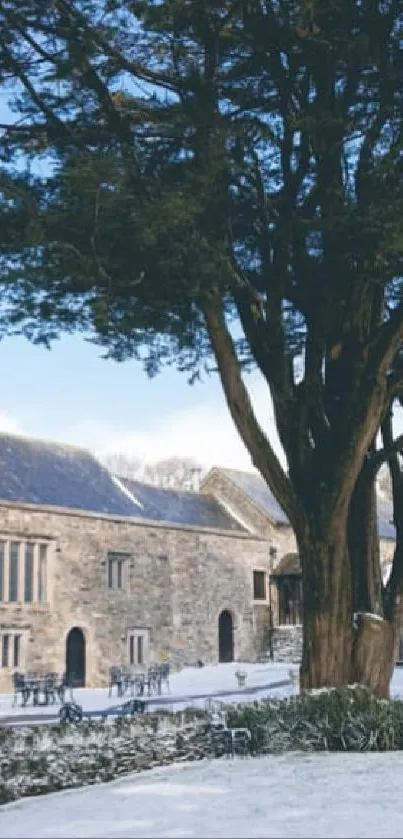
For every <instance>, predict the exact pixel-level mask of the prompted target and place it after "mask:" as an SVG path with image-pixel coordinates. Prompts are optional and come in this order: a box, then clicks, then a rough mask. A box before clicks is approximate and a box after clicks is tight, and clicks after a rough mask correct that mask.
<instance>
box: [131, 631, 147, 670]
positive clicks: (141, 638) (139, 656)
mask: <svg viewBox="0 0 403 839" xmlns="http://www.w3.org/2000/svg"><path fill="white" fill-rule="evenodd" d="M127 640H128V658H129V665H130V667H143V666H145V665H146V664H147V658H148V630H147V629H133V630H131V631H130V632H129V634H128V639H127Z"/></svg>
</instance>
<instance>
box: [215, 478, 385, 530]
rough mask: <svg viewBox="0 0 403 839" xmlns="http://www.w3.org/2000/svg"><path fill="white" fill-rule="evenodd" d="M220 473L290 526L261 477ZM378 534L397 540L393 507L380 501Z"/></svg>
mask: <svg viewBox="0 0 403 839" xmlns="http://www.w3.org/2000/svg"><path fill="white" fill-rule="evenodd" d="M218 471H219V472H220V473H221V474H223V475H225V476H226V477H227V478H228V479H229V480H230V481H232V483H233V484H235V485H236V486H237V487H238V489H240V490H241V491H242V492H244V493H245V495H247V496H249V498H250V499H251V501H254V503H255V504H257V505H258V506H259V507H260V508H261V509H262V510H263V512H265V513H267V515H268V516H270V518H271V519H272V521H274V522H276V524H280V525H284V524H289V521H288V518H287V516H286V514H285V512H284V510H283V509H282V507H280V505H279V503H278V501H276V499H275V498H274V496H273V495H272V493H271V492H270V490H269V488H268V486H267V485H266V483H265V482H264V480H263V478H262V477H261V475H259V474H257V473H253V472H241V471H240V470H238V469H221V468H219V469H218ZM378 533H379V536H380V538H381V539H392V540H394V539H396V532H395V526H394V524H393V506H392V504H388V503H386V502H384V501H380V500H379V499H378Z"/></svg>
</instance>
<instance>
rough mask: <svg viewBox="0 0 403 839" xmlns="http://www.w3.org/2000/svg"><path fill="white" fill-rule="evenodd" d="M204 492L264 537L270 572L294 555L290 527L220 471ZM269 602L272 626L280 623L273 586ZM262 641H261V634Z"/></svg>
mask: <svg viewBox="0 0 403 839" xmlns="http://www.w3.org/2000/svg"><path fill="white" fill-rule="evenodd" d="M201 491H202V492H205V493H209V494H210V493H211V495H214V497H215V498H216V500H217V501H218V502H221V503H222V504H223V505H224V506H225V507H226V508H227V509H228V510H229V511H230V513H232V514H233V515H236V516H237V517H238V518H239V520H240V521H241V522H242V523H243V525H244V526H246V527H248V528H249V529H250V530H251V532H252V533H255V534H257V535H259V536H262V537H264V538H265V539H266V540H267V552H268V553H269V563H270V572H272V571H274V569H275V568H276V566H277V564H278V562H280V560H281V559H282V558H283V556H285V554H288V553H294V552H295V551H296V550H297V547H296V541H295V535H294V531H293V530H292V528H291V526H290V525H283V524H276V523H275V522H273V521H271V519H270V518H269V516H268V515H267V513H265V512H264V511H263V510H261V509H260V508H259V506H258V505H257V504H255V503H254V502H253V501H251V499H249V498H248V497H247V496H246V495H245V493H243V492H242V491H241V490H240V489H239V488H238V487H237V486H236V485H235V484H234V483H233V482H232V481H231V480H229V479H228V478H227V477H226V476H225V475H223V474H222V473H221V472H220V471H219V470H218V469H217V470H215V469H213V470H212V471H211V472H210V473H209V475H208V476H207V478H206V479H205V480H204V481H203V482H202V486H201ZM270 546H274V547H275V548H276V549H277V552H276V556H275V557H270ZM268 600H269V601H270V603H271V608H272V614H273V622H274V623H276V622H277V620H278V603H277V586H275V585H272V586H271V592H270V596H269V593H268ZM267 623H268V619H267ZM262 632H263V629H262ZM259 637H261V633H260V634H259Z"/></svg>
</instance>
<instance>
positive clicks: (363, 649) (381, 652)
mask: <svg viewBox="0 0 403 839" xmlns="http://www.w3.org/2000/svg"><path fill="white" fill-rule="evenodd" d="M395 648H396V625H395V623H392V622H391V621H388V620H386V619H385V618H382V617H379V616H376V615H373V614H368V613H360V612H359V613H356V614H355V617H354V643H353V649H352V660H351V676H350V683H352V684H360V685H365V686H366V687H367V688H369V690H370V691H371V693H373V694H374V695H375V696H377V697H378V698H379V699H389V685H390V680H391V678H392V673H393V668H394V665H395Z"/></svg>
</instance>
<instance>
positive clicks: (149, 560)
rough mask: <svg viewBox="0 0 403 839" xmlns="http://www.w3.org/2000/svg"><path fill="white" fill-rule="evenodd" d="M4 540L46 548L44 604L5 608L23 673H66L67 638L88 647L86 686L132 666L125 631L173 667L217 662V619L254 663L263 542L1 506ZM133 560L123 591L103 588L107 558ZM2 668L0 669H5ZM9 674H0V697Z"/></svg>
mask: <svg viewBox="0 0 403 839" xmlns="http://www.w3.org/2000/svg"><path fill="white" fill-rule="evenodd" d="M0 538H2V539H20V540H28V541H33V542H38V541H46V542H48V544H49V556H48V595H49V596H48V603H44V604H39V603H32V604H30V603H27V604H25V603H21V602H19V603H17V604H12V603H0V633H1V632H2V631H3V632H7V631H10V630H14V631H18V632H21V633H22V641H23V643H22V650H21V654H22V655H21V657H22V666H21V667H20V668H19V669H21V670H35V669H38V670H39V669H47V670H54V671H57V672H59V673H62V672H64V669H65V660H66V659H65V656H66V652H65V651H66V637H67V634H68V632H69V630H70V629H71V628H72V627H80V628H81V629H82V631H83V632H84V636H85V640H86V684H87V686H97V685H102V684H105V682H106V679H107V674H108V670H109V666H110V664H112V663H128V640H127V637H128V631H129V630H133V629H136V628H141V629H146V630H148V631H149V644H150V646H149V658H150V660H152V659H154V660H155V659H157V658H158V657H159V655H160V653H161V651H164V652H166V653H167V654H168V655H169V657H170V659H171V660H172V661H173V663H174V664H176V665H177V666H179V665H183V664H184V663H194V662H195V661H196V660H197V659H198V658H200V659H202V660H203V661H204V662H205V663H209V662H210V663H214V662H216V661H217V660H218V618H219V614H220V613H221V611H222V610H223V609H228V610H229V611H230V612H231V614H232V616H233V623H234V654H235V658H238V659H244V660H245V659H247V660H254V659H256V658H257V657H258V655H259V653H260V651H261V644H262V639H261V638H260V637H258V635H257V632H256V630H255V624H254V602H253V573H252V571H253V569H254V568H256V567H257V568H263V569H265V570H266V571H267V573H268V572H269V570H270V567H269V565H270V563H269V557H268V550H267V543H266V542H265V541H263V540H261V539H258V538H254V537H250V536H249V535H247V534H246V535H243V534H239V535H238V534H236V533H226V532H223V531H207V530H196V529H194V528H191V527H188V528H179V527H178V528H176V527H174V526H170V525H166V526H164V525H161V524H154V523H150V524H148V523H143V522H135V521H133V520H129V519H113V518H111V517H106V516H105V517H99V516H98V517H97V516H95V515H91V514H82V513H77V514H76V513H72V512H70V511H63V510H60V511H58V510H55V509H53V510H52V509H48V510H44V509H40V508H35V507H33V506H31V507H28V505H27V506H26V507H24V508H22V507H17V506H16V505H12V504H5V503H2V504H1V505H0ZM108 551H117V552H122V553H127V554H128V555H129V556H130V558H129V560H128V561H127V568H126V569H125V571H126V579H125V590H110V589H109V588H108V586H107V564H106V559H107V552H108ZM0 665H1V662H0ZM11 675H12V669H11V668H10V667H8V668H2V667H1V666H0V691H4V690H9V689H10V684H11Z"/></svg>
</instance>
